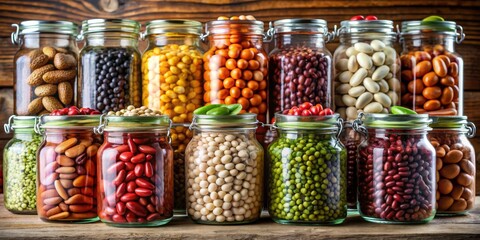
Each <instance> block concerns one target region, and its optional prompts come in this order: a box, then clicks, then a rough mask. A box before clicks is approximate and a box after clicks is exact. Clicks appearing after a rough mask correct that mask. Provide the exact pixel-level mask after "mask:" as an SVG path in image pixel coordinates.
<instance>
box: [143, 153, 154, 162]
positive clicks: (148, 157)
mask: <svg viewBox="0 0 480 240" xmlns="http://www.w3.org/2000/svg"><path fill="white" fill-rule="evenodd" d="M145 159H147V161H150V160H152V159H153V156H152V155H151V154H147V156H146V157H145Z"/></svg>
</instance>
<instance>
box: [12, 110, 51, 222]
mask: <svg viewBox="0 0 480 240" xmlns="http://www.w3.org/2000/svg"><path fill="white" fill-rule="evenodd" d="M34 126H35V117H31V116H25V117H22V116H15V115H14V116H11V117H10V118H9V120H8V124H5V132H6V133H7V134H8V133H10V132H11V131H13V138H12V139H11V140H10V141H9V142H8V143H7V144H6V145H5V148H4V150H3V177H4V179H5V181H4V184H3V199H4V204H5V208H6V209H7V210H9V211H10V212H13V213H18V214H36V213H37V209H36V195H35V191H36V185H35V183H36V181H37V159H36V158H35V154H36V153H37V149H38V147H39V146H40V143H41V140H42V137H41V136H40V135H39V134H36V133H35V131H34Z"/></svg>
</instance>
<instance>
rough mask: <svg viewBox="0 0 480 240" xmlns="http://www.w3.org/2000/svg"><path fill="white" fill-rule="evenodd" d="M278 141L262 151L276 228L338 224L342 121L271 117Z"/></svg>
mask: <svg viewBox="0 0 480 240" xmlns="http://www.w3.org/2000/svg"><path fill="white" fill-rule="evenodd" d="M275 120H276V122H275V126H276V127H277V130H278V132H279V136H278V138H277V139H276V140H275V141H273V142H272V143H271V144H270V146H269V147H268V156H269V165H270V172H269V178H268V181H269V184H268V198H269V199H268V212H269V213H270V216H271V217H272V218H273V220H274V221H275V222H277V223H282V224H306V225H324V224H325V225H328V224H340V223H342V222H343V221H344V220H345V218H346V217H347V181H346V180H347V179H346V175H347V174H346V173H347V170H346V166H347V165H346V160H347V152H346V150H345V147H344V146H343V144H342V143H341V142H340V141H339V139H338V135H339V134H340V132H341V131H342V121H341V118H340V116H339V114H335V115H332V116H289V115H283V114H279V113H277V114H275Z"/></svg>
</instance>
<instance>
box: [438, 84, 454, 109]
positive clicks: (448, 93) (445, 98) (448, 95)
mask: <svg viewBox="0 0 480 240" xmlns="http://www.w3.org/2000/svg"><path fill="white" fill-rule="evenodd" d="M452 101H453V88H451V87H446V88H444V89H443V92H442V97H441V98H440V102H441V103H442V105H447V104H449V103H451V102H452Z"/></svg>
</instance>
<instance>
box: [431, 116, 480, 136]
mask: <svg viewBox="0 0 480 240" xmlns="http://www.w3.org/2000/svg"><path fill="white" fill-rule="evenodd" d="M430 118H431V119H432V124H430V127H432V128H433V129H434V130H457V131H460V132H463V133H467V134H468V137H474V136H475V134H476V131H477V128H476V127H475V124H473V123H472V122H470V121H468V118H467V116H444V117H430Z"/></svg>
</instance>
